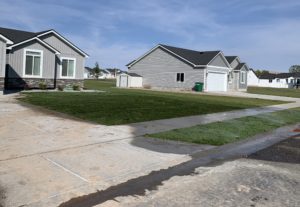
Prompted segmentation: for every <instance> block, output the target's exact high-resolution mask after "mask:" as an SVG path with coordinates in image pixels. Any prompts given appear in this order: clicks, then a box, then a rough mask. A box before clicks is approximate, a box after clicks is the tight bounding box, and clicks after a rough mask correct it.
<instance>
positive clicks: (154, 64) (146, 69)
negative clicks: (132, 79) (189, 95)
mask: <svg viewBox="0 0 300 207" xmlns="http://www.w3.org/2000/svg"><path fill="white" fill-rule="evenodd" d="M204 71H205V70H204V69H194V68H193V67H192V66H190V65H189V64H187V63H184V62H183V61H181V60H179V59H178V58H176V57H174V56H173V55H171V54H169V53H167V52H166V51H164V50H162V49H161V48H157V49H155V50H154V51H153V52H152V53H150V54H148V55H147V56H146V57H144V58H143V59H142V60H140V61H139V62H137V63H136V64H134V65H133V66H132V67H131V68H129V72H130V73H136V74H138V75H141V76H142V77H143V85H144V86H146V85H149V86H151V87H159V88H184V89H192V88H193V87H194V85H195V82H204ZM177 73H184V82H182V83H181V82H177V81H176V75H177Z"/></svg>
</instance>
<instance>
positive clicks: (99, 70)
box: [93, 62, 101, 79]
mask: <svg viewBox="0 0 300 207" xmlns="http://www.w3.org/2000/svg"><path fill="white" fill-rule="evenodd" d="M93 69H94V75H95V77H96V78H97V79H99V75H100V72H101V69H100V67H99V63H98V62H96V63H95V67H94V68H93Z"/></svg>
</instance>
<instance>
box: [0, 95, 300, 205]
mask: <svg viewBox="0 0 300 207" xmlns="http://www.w3.org/2000/svg"><path fill="white" fill-rule="evenodd" d="M14 98H15V95H6V96H1V95H0V117H1V119H0V138H1V139H0V150H1V153H0V192H2V191H4V195H5V197H6V199H5V201H4V202H5V206H21V205H25V206H47V207H49V206H57V205H58V204H59V203H62V202H63V201H66V200H69V199H70V198H72V197H77V196H80V195H84V194H89V193H91V192H95V191H97V190H103V189H106V188H108V187H109V186H112V185H116V184H119V183H122V182H125V181H127V180H130V179H133V178H137V177H140V176H143V175H147V174H149V173H151V172H152V171H154V170H161V169H167V168H169V167H171V166H174V165H177V164H179V163H182V162H186V161H188V160H190V159H192V157H191V156H190V154H194V153H196V152H197V153H198V152H201V151H204V150H207V149H211V148H212V146H207V145H192V144H184V143H178V142H166V141H162V140H157V139H148V138H143V137H140V136H139V135H143V134H145V133H154V132H158V131H165V130H170V129H173V128H181V127H186V126H191V125H196V124H205V123H210V122H213V121H220V120H227V119H233V118H237V117H242V116H249V115H255V114H259V113H266V112H271V111H276V110H284V109H287V108H293V107H299V106H300V105H299V102H296V103H289V104H283V105H278V106H270V107H264V108H256V109H246V110H238V111H231V112H224V113H216V114H210V115H202V116H193V117H182V118H176V119H168V120H158V121H153V122H144V123H139V124H131V125H122V126H104V125H99V124H92V123H88V122H84V121H80V120H73V119H68V118H64V117H59V116H57V115H56V114H55V113H52V114H51V113H44V112H41V111H39V110H35V108H29V107H26V106H23V105H20V103H19V102H18V101H16V100H15V99H14ZM0 200H1V199H0ZM0 204H1V202H0Z"/></svg>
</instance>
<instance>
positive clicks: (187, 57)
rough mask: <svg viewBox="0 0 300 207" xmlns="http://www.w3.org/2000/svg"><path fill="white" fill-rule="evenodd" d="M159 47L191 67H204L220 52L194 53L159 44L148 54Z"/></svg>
mask: <svg viewBox="0 0 300 207" xmlns="http://www.w3.org/2000/svg"><path fill="white" fill-rule="evenodd" d="M158 47H160V48H161V49H162V50H164V51H166V52H168V53H170V54H171V55H173V56H174V57H176V58H178V59H180V60H182V61H185V62H187V63H189V64H191V65H193V66H204V65H207V64H209V63H210V62H211V61H212V60H213V59H214V58H215V57H216V56H217V55H218V54H219V53H220V52H221V51H220V50H218V51H196V50H189V49H184V48H179V47H173V46H169V45H163V44H159V45H157V46H156V47H155V48H153V49H152V50H151V51H150V52H152V51H153V50H154V49H156V48H158ZM150 52H148V53H146V54H145V55H144V56H142V57H141V58H139V59H137V60H134V61H131V62H130V63H128V64H127V65H126V66H128V67H130V66H131V65H132V64H135V63H136V62H138V61H139V60H141V59H142V58H143V57H145V56H146V55H147V54H149V53H150Z"/></svg>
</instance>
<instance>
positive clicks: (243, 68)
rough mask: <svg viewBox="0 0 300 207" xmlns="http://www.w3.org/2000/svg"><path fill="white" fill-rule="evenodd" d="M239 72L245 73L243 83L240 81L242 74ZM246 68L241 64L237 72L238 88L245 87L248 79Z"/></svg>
mask: <svg viewBox="0 0 300 207" xmlns="http://www.w3.org/2000/svg"><path fill="white" fill-rule="evenodd" d="M241 72H244V73H245V83H241V78H242V74H241ZM247 76H248V75H247V69H246V67H245V66H243V67H242V68H241V70H240V72H239V89H247V81H248V77H247Z"/></svg>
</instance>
